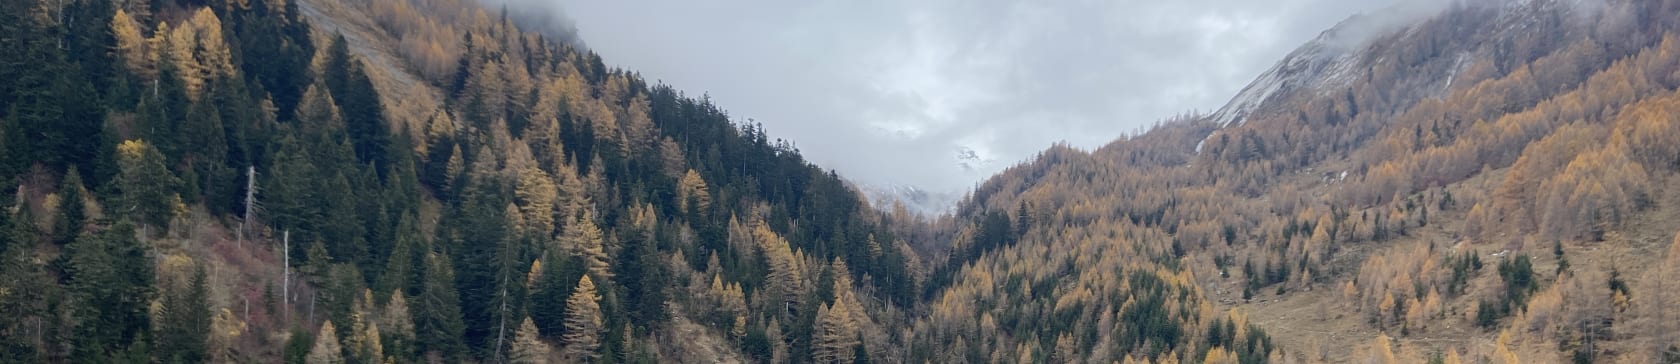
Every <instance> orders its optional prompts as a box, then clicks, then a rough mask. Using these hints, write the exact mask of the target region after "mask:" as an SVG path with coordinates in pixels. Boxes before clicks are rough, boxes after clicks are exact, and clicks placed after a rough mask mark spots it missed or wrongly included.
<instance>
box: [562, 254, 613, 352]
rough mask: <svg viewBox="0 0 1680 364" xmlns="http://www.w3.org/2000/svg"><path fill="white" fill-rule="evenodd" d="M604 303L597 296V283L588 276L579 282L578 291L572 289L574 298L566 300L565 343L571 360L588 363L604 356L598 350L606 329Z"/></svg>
mask: <svg viewBox="0 0 1680 364" xmlns="http://www.w3.org/2000/svg"><path fill="white" fill-rule="evenodd" d="M600 301H601V297H600V296H598V295H596V294H595V282H593V281H590V280H589V275H587V274H585V275H584V276H583V278H582V279H579V280H578V285H577V289H575V290H572V296H571V297H570V298H568V299H566V321H565V326H566V334H565V336H562V337H561V341H562V342H564V343H565V354H566V358H567V359H568V360H574V361H578V362H586V361H593V360H594V359H595V358H597V357H599V356H600V354H599V353H597V352H596V351H595V350H596V349H597V348H600V347H601V330H602V329H603V327H602V323H601V304H600Z"/></svg>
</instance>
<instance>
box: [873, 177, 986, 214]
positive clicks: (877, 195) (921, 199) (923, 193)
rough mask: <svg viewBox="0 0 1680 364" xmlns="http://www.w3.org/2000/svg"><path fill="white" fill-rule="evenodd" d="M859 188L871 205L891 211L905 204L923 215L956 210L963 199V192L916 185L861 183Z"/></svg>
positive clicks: (912, 210)
mask: <svg viewBox="0 0 1680 364" xmlns="http://www.w3.org/2000/svg"><path fill="white" fill-rule="evenodd" d="M857 187H858V189H859V190H861V191H862V192H863V194H864V197H867V198H869V205H870V206H874V207H875V208H876V209H880V210H885V211H891V210H892V209H893V206H894V205H896V204H903V205H904V209H905V210H907V211H909V212H912V213H916V214H920V215H923V216H938V215H945V214H950V213H953V212H955V211H956V207H957V201H960V200H962V197H963V196H962V194H961V193H957V192H952V191H945V192H941V191H929V190H926V189H923V188H920V187H916V186H908V185H898V184H886V185H872V184H859V185H857Z"/></svg>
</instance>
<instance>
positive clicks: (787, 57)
mask: <svg viewBox="0 0 1680 364" xmlns="http://www.w3.org/2000/svg"><path fill="white" fill-rule="evenodd" d="M507 1H514V2H516V3H515V4H516V5H517V4H520V3H519V2H520V1H544V0H507ZM548 4H553V3H548ZM558 4H560V6H559V7H560V8H564V9H565V10H566V12H567V13H568V14H569V15H570V16H571V18H572V19H575V21H576V26H577V29H578V34H579V36H580V37H581V38H582V39H583V40H584V41H585V42H587V43H588V44H589V45H590V46H591V47H592V48H593V49H594V50H596V51H598V52H600V53H601V54H602V56H603V57H604V58H605V59H607V60H608V61H609V62H611V63H613V64H615V65H618V66H622V67H626V68H629V69H634V70H637V71H640V72H642V74H643V75H644V76H646V77H648V78H650V79H657V80H662V81H664V82H666V83H668V84H671V85H673V86H675V87H677V88H679V89H683V90H686V91H687V92H688V93H689V94H691V95H699V94H701V93H707V94H709V95H710V96H711V97H712V98H713V99H714V100H715V101H716V102H717V103H719V104H720V105H721V106H723V107H724V108H726V109H728V110H730V112H731V114H732V115H737V116H739V117H741V118H742V119H745V118H749V117H750V118H753V119H756V120H757V121H759V122H762V123H764V125H765V126H766V127H767V128H768V129H769V131H770V132H771V133H772V135H774V136H777V137H783V138H787V139H790V140H793V141H794V142H796V144H797V145H798V146H799V148H800V149H801V150H802V151H803V152H804V153H805V154H806V156H807V157H808V158H810V159H811V160H812V161H814V162H817V163H818V164H820V165H822V166H824V167H826V168H834V169H837V170H839V171H840V172H841V174H842V175H846V176H850V177H851V178H854V179H856V180H858V181H860V182H864V183H870V184H881V185H886V184H899V185H913V186H919V187H922V188H926V189H930V190H935V191H954V190H960V189H963V188H967V187H970V186H972V185H973V184H974V183H976V182H978V181H979V180H980V179H982V178H984V177H985V176H987V175H989V174H991V173H993V172H996V171H997V170H999V169H1001V168H1003V167H1007V166H1008V165H1009V164H1012V163H1015V162H1017V161H1020V160H1023V159H1025V158H1027V157H1030V156H1031V155H1032V154H1034V153H1036V152H1037V151H1039V150H1042V149H1043V148H1045V147H1047V146H1049V145H1050V144H1051V143H1054V142H1057V141H1066V142H1069V143H1071V144H1073V145H1075V146H1079V147H1086V148H1090V147H1095V146H1099V145H1101V144H1103V143H1106V142H1108V141H1110V140H1113V139H1114V138H1116V137H1118V136H1120V135H1121V134H1123V133H1127V132H1131V131H1135V130H1137V129H1138V128H1140V127H1143V126H1146V125H1148V124H1150V123H1152V122H1154V121H1156V120H1160V119H1164V118H1166V117H1169V116H1172V115H1175V114H1179V113H1182V112H1185V111H1189V110H1203V111H1207V110H1213V109H1216V108H1218V107H1219V106H1220V105H1221V104H1223V103H1224V102H1225V101H1226V100H1227V99H1228V98H1230V97H1231V95H1233V94H1235V93H1236V91H1238V90H1239V89H1241V88H1242V87H1243V86H1244V85H1246V84H1247V82H1248V81H1249V80H1250V79H1252V78H1253V77H1254V76H1256V75H1258V74H1260V73H1261V72H1262V71H1264V70H1265V69H1266V68H1268V67H1270V66H1271V65H1272V63H1274V62H1276V61H1277V60H1278V59H1280V58H1282V57H1283V55H1285V54H1286V53H1288V52H1289V51H1290V50H1292V49H1293V48H1295V47H1296V46H1298V45H1300V44H1301V43H1303V42H1305V41H1307V40H1310V39H1312V38H1313V37H1315V36H1317V35H1318V33H1319V32H1320V31H1322V30H1324V29H1326V28H1329V27H1330V26H1332V25H1335V24H1336V23H1337V22H1339V21H1341V20H1342V19H1344V18H1346V17H1348V16H1349V15H1352V14H1355V13H1358V12H1365V11H1372V10H1376V9H1379V8H1381V7H1383V6H1385V5H1387V0H1277V1H1248V0H1180V1H1094V0H1071V1H1009V0H911V1H886V0H859V1H845V0H817V1H769V0H712V1H679V0H620V1H598V0H559V2H558ZM961 150H973V151H975V152H976V153H977V154H978V155H979V157H981V158H982V159H987V160H991V161H992V162H990V163H989V164H986V165H983V166H982V167H981V168H979V169H977V170H974V171H968V170H965V169H964V168H963V167H962V166H961V165H960V164H959V161H958V160H957V154H958V152H959V151H961Z"/></svg>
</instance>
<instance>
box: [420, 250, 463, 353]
mask: <svg viewBox="0 0 1680 364" xmlns="http://www.w3.org/2000/svg"><path fill="white" fill-rule="evenodd" d="M422 286H423V288H422V289H421V293H420V296H418V297H416V300H415V302H414V312H413V315H414V340H415V346H416V347H417V349H419V351H420V352H422V353H426V355H427V356H430V355H433V353H436V355H438V356H439V357H441V358H444V359H445V360H448V361H460V360H461V359H462V354H464V351H465V350H466V347H465V345H464V344H462V342H461V334H462V331H463V330H465V324H464V323H462V322H461V299H460V296H458V294H459V293H458V292H457V291H456V290H455V273H454V268H453V267H451V266H450V262H449V256H447V255H441V254H436V253H432V254H428V255H427V256H426V269H425V279H424V280H423V281H422Z"/></svg>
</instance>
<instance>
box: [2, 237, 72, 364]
mask: <svg viewBox="0 0 1680 364" xmlns="http://www.w3.org/2000/svg"><path fill="white" fill-rule="evenodd" d="M23 210H25V211H27V209H23ZM8 217H10V216H8V215H5V214H0V218H8ZM27 218H28V217H27V216H19V217H17V218H9V219H7V220H11V221H9V223H10V224H8V225H13V226H10V227H9V228H10V229H11V231H10V232H9V234H8V233H3V232H0V240H8V241H10V243H9V244H5V245H7V246H10V248H9V249H0V252H4V253H0V277H6V279H4V280H0V292H7V293H6V294H0V362H6V363H29V362H44V361H46V359H45V358H46V357H45V356H44V355H45V354H46V353H47V352H49V350H51V349H52V343H50V342H45V340H43V339H45V337H44V336H45V335H43V334H45V333H44V332H42V330H41V329H43V328H42V327H40V326H39V325H40V324H41V323H43V322H45V323H48V324H49V325H52V326H57V324H56V322H57V320H55V319H53V318H54V316H56V312H57V309H54V308H53V307H52V302H55V301H60V300H62V298H61V297H60V296H61V292H60V291H59V287H58V285H56V284H53V283H54V279H53V277H52V276H51V275H49V272H48V270H47V265H46V264H43V262H41V261H40V260H38V259H35V249H34V248H35V247H34V243H33V240H34V237H33V236H32V235H33V229H32V228H30V227H29V226H28V225H29V223H28V222H27ZM20 221H21V223H20ZM20 225H21V226H20ZM46 329H48V330H54V328H53V327H51V326H49V327H47V328H46Z"/></svg>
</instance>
